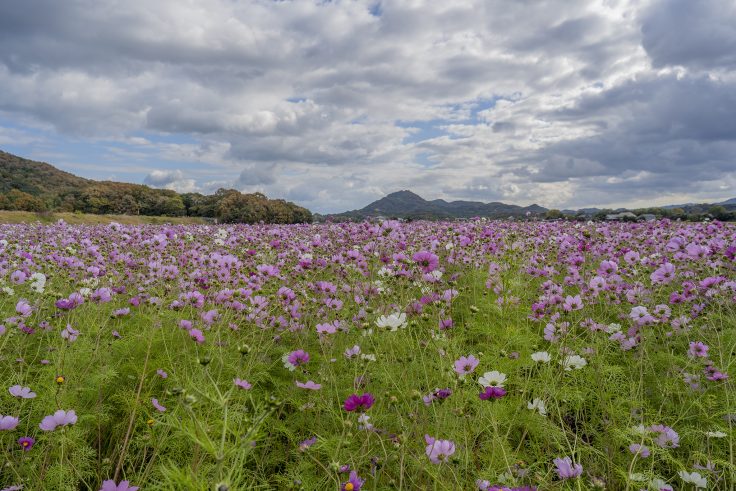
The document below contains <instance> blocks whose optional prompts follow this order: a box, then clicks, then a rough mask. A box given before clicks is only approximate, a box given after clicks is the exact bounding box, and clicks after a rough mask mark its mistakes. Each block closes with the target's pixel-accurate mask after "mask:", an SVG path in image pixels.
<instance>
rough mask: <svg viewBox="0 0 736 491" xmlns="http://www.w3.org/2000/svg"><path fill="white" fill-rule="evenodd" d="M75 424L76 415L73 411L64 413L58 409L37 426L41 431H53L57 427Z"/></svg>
mask: <svg viewBox="0 0 736 491" xmlns="http://www.w3.org/2000/svg"><path fill="white" fill-rule="evenodd" d="M76 422H77V414H76V413H75V412H74V410H71V411H64V410H63V409H59V410H58V411H56V412H55V413H54V414H52V415H50V416H46V417H44V418H43V420H41V422H40V423H39V424H38V427H39V428H41V429H42V430H43V431H54V430H55V429H56V428H57V427H59V426H67V425H73V424H74V423H76Z"/></svg>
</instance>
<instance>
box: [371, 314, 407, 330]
mask: <svg viewBox="0 0 736 491" xmlns="http://www.w3.org/2000/svg"><path fill="white" fill-rule="evenodd" d="M376 325H377V326H378V327H382V328H386V329H388V330H390V331H396V330H398V329H399V328H402V329H403V328H405V327H406V314H405V313H403V312H401V313H399V312H396V313H393V314H389V315H382V316H381V317H379V318H378V319H377V320H376Z"/></svg>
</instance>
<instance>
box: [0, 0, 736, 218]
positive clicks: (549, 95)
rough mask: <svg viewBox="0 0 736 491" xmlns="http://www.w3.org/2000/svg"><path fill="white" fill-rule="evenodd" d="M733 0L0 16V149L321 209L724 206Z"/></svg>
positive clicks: (733, 177) (31, 0)
mask: <svg viewBox="0 0 736 491" xmlns="http://www.w3.org/2000/svg"><path fill="white" fill-rule="evenodd" d="M735 115H736V2H734V1H733V0H699V1H692V0H665V1H659V0H655V1H634V0H559V1H556V0H548V1H541V0H539V1H536V0H504V1H501V0H446V1H439V0H381V1H378V0H355V1H341V0H333V1H329V0H322V1H314V0H293V1H288V0H156V1H155V2H151V1H149V0H126V1H125V2H118V1H109V0H65V1H63V2H60V1H58V0H23V1H6V2H0V149H3V150H5V151H8V152H11V153H15V154H17V155H20V156H22V157H26V158H31V159H34V160H41V161H45V162H49V163H51V164H52V165H55V166H56V167H59V168H61V169H63V170H66V171H69V172H72V173H74V174H77V175H80V176H83V177H88V178H93V179H110V180H119V181H126V182H136V183H145V184H148V185H150V186H155V187H165V188H170V189H175V190H178V191H182V192H188V191H199V192H202V193H211V192H214V191H215V190H217V189H218V188H221V187H225V188H234V189H238V190H241V191H243V192H254V191H260V192H263V193H265V194H266V195H267V196H269V197H273V198H285V199H287V200H290V201H294V202H296V203H298V204H300V205H302V206H306V207H307V208H309V209H311V210H312V211H317V212H321V213H326V212H340V211H345V210H350V209H356V208H362V207H363V206H365V205H366V204H368V203H370V202H371V201H374V200H376V199H378V198H380V197H382V196H384V195H386V194H388V193H390V192H393V191H397V190H401V189H411V190H412V191H414V192H416V193H417V194H420V195H421V196H423V197H425V198H426V199H436V198H444V199H447V200H453V199H466V200H476V201H485V202H489V201H503V202H506V203H513V204H519V205H529V204H531V203H538V204H541V205H543V206H546V207H549V208H561V209H564V208H581V207H588V206H598V207H618V206H629V207H640V206H653V205H662V204H673V203H686V202H715V201H719V200H725V199H728V198H733V197H736V116H735Z"/></svg>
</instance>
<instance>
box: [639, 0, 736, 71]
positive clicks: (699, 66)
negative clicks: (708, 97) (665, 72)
mask: <svg viewBox="0 0 736 491" xmlns="http://www.w3.org/2000/svg"><path fill="white" fill-rule="evenodd" d="M641 32H642V45H643V46H644V49H645V50H646V51H647V54H648V55H649V57H650V58H651V59H652V64H653V65H654V66H655V67H665V66H677V65H679V66H684V67H688V68H692V69H696V70H722V69H726V70H733V69H734V68H736V3H734V2H732V1H728V0H699V1H696V2H693V1H690V0H658V1H656V2H654V4H653V5H652V6H651V7H650V8H649V9H648V10H647V11H646V13H645V15H644V20H643V22H642V28H641Z"/></svg>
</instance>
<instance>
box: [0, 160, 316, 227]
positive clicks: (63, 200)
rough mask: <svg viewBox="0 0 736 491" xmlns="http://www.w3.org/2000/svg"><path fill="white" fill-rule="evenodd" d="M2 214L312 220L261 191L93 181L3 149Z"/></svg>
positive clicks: (0, 168)
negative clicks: (196, 189) (206, 191)
mask: <svg viewBox="0 0 736 491" xmlns="http://www.w3.org/2000/svg"><path fill="white" fill-rule="evenodd" d="M0 210H21V211H35V212H43V211H71V212H76V211H79V212H83V213H94V214H125V215H148V216H198V217H209V218H212V219H216V220H218V221H220V222H228V223H257V222H261V221H263V222H266V223H301V222H310V221H311V220H312V214H311V212H310V211H309V210H307V209H306V208H302V207H301V206H297V205H295V204H294V203H290V202H287V201H284V200H281V199H277V200H273V199H268V198H266V196H264V195H263V194H260V193H253V194H243V193H241V192H239V191H237V190H234V189H219V190H217V192H216V193H215V194H212V195H203V194H200V193H185V194H179V193H177V192H176V191H172V190H170V189H157V188H151V187H148V186H145V185H143V184H132V183H127V182H113V181H94V180H91V179H84V178H82V177H78V176H75V175H74V174H70V173H68V172H64V171H62V170H59V169H57V168H56V167H54V166H52V165H49V164H47V163H45V162H36V161H34V160H28V159H24V158H22V157H18V156H16V155H12V154H10V153H7V152H3V151H1V150H0Z"/></svg>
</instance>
